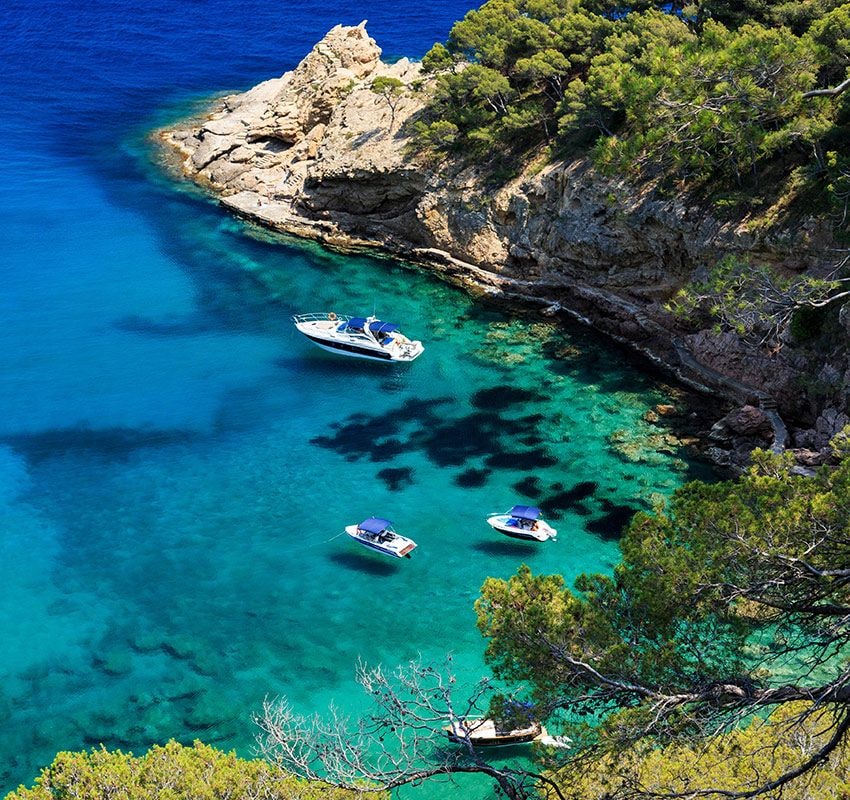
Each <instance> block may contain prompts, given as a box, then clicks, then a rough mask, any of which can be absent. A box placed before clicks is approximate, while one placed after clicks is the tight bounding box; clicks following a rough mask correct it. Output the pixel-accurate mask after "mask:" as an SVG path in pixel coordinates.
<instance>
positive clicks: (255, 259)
mask: <svg viewBox="0 0 850 800" xmlns="http://www.w3.org/2000/svg"><path fill="white" fill-rule="evenodd" d="M467 7H468V3H466V2H460V0H442V1H441V0H424V2H418V3H415V4H411V6H410V8H405V9H404V11H403V13H401V9H400V8H399V6H398V4H397V3H390V2H387V0H375V2H372V3H370V4H369V5H368V7H367V6H363V5H362V4H355V3H353V2H350V0H347V1H346V2H343V3H341V4H334V5H328V4H324V3H322V4H320V3H317V2H312V1H311V2H307V3H303V2H302V3H297V4H296V3H291V2H279V1H276V2H271V1H270V0H252V1H251V2H239V3H237V2H225V1H224V0H207V1H206V2H199V1H197V0H196V1H194V2H184V3H179V4H177V3H174V2H173V0H172V1H171V2H165V0H148V2H145V3H143V4H135V3H133V4H130V3H121V2H115V1H114V0H90V2H87V3H83V4H79V3H70V2H60V1H59V0H52V1H51V0H27V1H26V2H23V0H10V1H9V0H7V2H6V3H4V4H3V6H2V8H0V89H2V93H3V97H4V123H5V124H4V130H3V135H4V147H3V149H2V154H0V159H2V167H3V170H2V174H3V181H2V182H0V214H2V220H3V222H2V230H3V234H4V237H3V245H4V246H3V248H2V259H0V376H2V379H0V621H2V622H0V625H2V636H0V793H3V792H5V791H6V790H9V789H11V788H14V787H15V786H16V785H17V784H18V783H19V782H22V781H26V782H31V781H32V779H33V778H34V777H35V775H36V774H37V771H38V769H39V768H40V767H41V766H43V765H45V764H46V763H48V762H49V761H50V760H51V759H52V757H53V755H54V753H55V752H56V751H57V750H60V749H79V748H81V747H89V746H95V745H98V744H100V743H103V744H105V745H106V746H107V747H122V748H125V749H134V750H136V751H141V750H144V749H145V748H146V747H148V746H150V745H151V744H152V743H155V742H162V741H165V740H167V739H168V738H170V737H175V738H177V739H180V740H181V741H191V740H192V739H193V738H195V737H199V738H202V739H204V740H205V741H209V742H213V743H218V744H220V745H222V746H225V747H228V748H229V747H235V748H237V749H238V750H239V752H241V753H243V754H246V755H247V754H250V752H251V746H252V741H253V736H254V726H253V724H252V723H251V719H250V715H251V713H252V712H253V711H256V710H257V708H258V707H259V705H260V703H261V702H262V700H263V698H264V697H265V696H266V695H269V694H271V695H274V694H277V693H286V694H287V695H289V696H290V697H291V698H292V700H293V702H294V703H295V704H296V705H297V706H298V707H299V708H300V709H302V710H304V711H305V712H310V711H314V710H319V709H322V708H324V707H326V705H327V704H328V703H329V702H330V701H332V700H333V701H335V702H336V703H337V705H339V706H341V707H342V708H354V707H356V704H357V702H358V701H357V697H356V694H355V688H354V686H353V680H352V677H353V670H354V665H355V663H356V661H357V659H358V658H364V659H366V660H368V661H370V662H379V661H380V662H383V663H385V664H388V665H393V664H397V663H400V662H403V661H405V660H406V659H411V658H415V657H417V656H419V655H421V656H422V657H424V658H426V659H438V658H440V657H441V656H442V655H443V654H444V653H446V652H449V651H451V652H453V653H454V654H455V657H456V665H457V668H458V670H459V673H460V675H461V677H462V679H463V680H472V679H474V678H475V677H477V676H478V675H479V674H481V672H482V671H483V659H482V651H483V643H482V641H481V639H480V637H479V635H478V633H477V632H476V630H475V626H474V615H473V612H472V603H473V601H474V599H475V597H476V596H477V593H478V589H479V587H480V585H481V583H482V582H483V580H484V579H485V577H486V576H488V575H501V576H507V575H510V574H511V573H513V572H514V571H515V569H516V567H517V566H518V565H519V564H520V563H522V562H527V563H529V564H531V565H532V567H533V568H534V569H535V570H541V571H543V570H548V571H560V572H564V573H565V574H566V575H567V576H568V578H572V577H573V576H574V575H576V574H578V573H579V572H581V571H583V570H598V569H610V567H611V565H612V563H613V562H614V560H615V559H616V557H617V551H616V542H615V540H616V535H617V533H618V532H619V529H620V527H621V525H622V522H623V521H624V519H626V518H627V517H628V515H629V514H630V513H631V511H632V510H634V509H637V508H646V507H647V506H648V505H649V504H650V503H651V502H652V500H653V496H654V495H667V494H669V493H670V492H671V491H672V490H673V489H674V488H675V487H676V486H678V485H680V484H681V482H682V481H684V480H685V479H686V478H687V477H688V476H689V475H690V474H692V470H693V465H692V464H689V463H688V462H687V461H686V460H682V458H681V454H679V453H677V452H676V448H675V447H672V448H671V447H670V445H669V443H667V444H665V443H664V442H663V441H661V437H660V434H659V431H658V430H657V429H655V428H652V427H651V426H649V425H647V424H646V423H645V422H643V420H642V415H643V413H644V412H645V411H646V409H647V408H649V407H651V406H652V405H653V404H654V403H657V402H661V401H665V402H666V401H668V400H669V397H670V390H669V389H668V388H666V387H663V386H661V385H659V384H658V383H657V382H656V380H655V379H653V378H651V377H648V376H647V375H645V374H642V373H641V372H639V371H638V369H637V368H635V366H633V365H632V364H631V363H630V361H629V359H628V358H626V357H624V355H623V354H622V353H621V352H620V351H618V350H615V349H612V348H610V347H608V346H607V345H605V344H604V343H602V342H600V341H599V340H598V339H596V338H595V337H593V336H591V335H589V334H587V333H584V332H581V331H573V332H566V331H563V330H558V329H556V328H554V327H553V326H551V325H549V324H545V323H540V322H534V321H510V320H509V319H507V318H506V317H505V316H504V315H502V314H501V313H499V312H497V311H494V310H492V309H486V308H483V307H481V306H478V305H476V304H474V303H473V302H471V301H470V300H469V299H468V298H467V297H465V296H464V295H463V294H462V293H460V292H458V291H456V290H454V289H452V288H450V287H447V286H445V285H443V284H440V283H438V282H436V281H435V280H433V279H431V278H430V277H429V276H428V275H426V274H424V273H422V272H420V271H418V270H415V269H411V268H409V267H405V266H404V265H401V264H398V263H395V262H393V261H390V260H382V259H371V258H366V257H352V256H341V255H336V254H331V253H328V252H326V251H323V250H322V249H320V248H318V247H316V246H313V245H309V244H303V243H297V242H294V241H288V242H281V241H273V240H272V239H271V237H269V236H268V235H266V234H263V233H262V232H259V231H255V230H252V229H251V228H249V227H246V226H245V225H243V224H242V223H239V222H237V221H235V220H233V219H231V218H229V217H228V216H227V215H226V214H224V213H223V212H222V211H221V210H220V209H219V208H218V207H217V206H215V205H214V204H212V203H210V202H208V201H206V200H204V199H202V198H199V196H198V195H197V194H195V193H193V192H192V191H189V190H187V188H186V187H178V186H175V185H173V184H172V183H170V182H169V181H168V180H167V179H166V178H165V177H164V176H163V174H162V172H161V171H160V170H159V169H158V167H157V165H156V163H155V155H154V153H153V152H152V149H151V148H150V146H149V144H148V142H147V140H146V138H145V136H146V133H147V131H149V130H150V129H151V128H152V127H154V126H155V125H156V124H158V123H159V122H161V121H162V120H163V119H165V118H167V117H168V116H169V115H178V114H181V113H187V112H188V111H190V110H191V109H192V108H194V107H195V104H196V103H197V102H199V100H200V99H201V98H203V97H206V96H208V95H209V94H210V93H213V92H218V91H221V90H225V89H240V88H244V87H248V86H250V85H252V84H253V83H255V82H257V81H259V80H262V79H265V78H268V77H270V76H273V75H278V74H280V73H281V72H283V71H284V70H285V69H288V68H291V67H292V66H294V65H295V63H296V62H297V61H298V59H299V58H300V57H301V56H302V55H303V54H305V53H306V52H307V50H308V49H309V48H310V46H311V45H312V44H313V43H314V42H315V41H316V40H317V39H318V38H320V37H321V35H322V34H323V33H324V32H325V31H326V30H327V29H328V28H329V27H331V26H332V25H333V24H335V23H337V22H344V23H349V24H350V23H355V24H356V23H358V22H360V20H361V19H362V18H363V17H367V18H368V19H369V30H370V32H371V33H372V35H373V36H375V37H376V38H377V39H378V41H379V43H380V44H381V45H382V46H383V48H384V51H385V54H386V55H387V56H388V57H395V56H401V55H411V56H419V55H421V54H422V53H423V52H424V51H425V50H426V49H427V48H428V47H429V46H430V44H431V43H432V42H433V41H435V40H437V39H441V38H444V37H445V35H446V33H447V32H448V29H449V27H450V24H451V22H452V21H453V20H454V19H455V18H457V17H459V16H461V15H462V14H463V13H464V12H465V11H466V10H467ZM328 308H334V309H336V310H337V311H338V312H348V313H368V312H371V311H372V310H373V309H377V310H378V311H379V312H381V313H382V314H385V315H387V316H388V317H389V318H391V319H393V320H394V321H400V322H404V323H405V326H404V327H405V330H406V332H408V333H409V334H411V335H414V336H416V337H421V338H422V339H424V340H425V342H426V352H425V354H424V356H423V357H422V358H421V359H419V360H418V361H417V362H416V363H414V364H412V365H410V366H409V367H395V366H387V365H376V364H371V363H366V362H355V361H350V362H349V361H345V360H339V359H335V358H334V357H332V356H329V355H326V354H323V353H321V352H320V351H318V350H316V349H314V348H312V347H311V346H310V345H309V344H308V343H306V342H305V341H304V340H303V339H302V338H300V337H299V336H298V335H297V334H296V333H294V332H293V330H292V328H291V325H290V323H289V321H288V316H289V315H290V314H291V313H296V312H300V311H313V310H322V309H328ZM523 500H524V501H528V502H536V503H542V504H543V505H544V506H545V507H546V508H547V509H548V516H549V518H550V519H551V520H552V521H553V522H554V524H555V525H556V526H557V527H558V528H559V529H560V531H561V534H560V537H559V541H558V542H556V543H550V544H547V545H546V546H542V547H532V546H530V545H524V544H522V543H516V542H512V541H510V540H507V539H502V538H499V537H496V536H495V535H493V534H492V532H491V531H490V530H489V529H488V528H487V526H486V525H485V524H484V522H483V517H484V516H485V515H486V514H487V513H488V512H491V511H497V510H501V509H503V508H504V507H506V506H507V505H509V504H510V503H512V502H514V501H523ZM373 513H375V514H384V515H387V516H389V517H390V518H392V519H393V520H395V522H396V525H397V527H398V528H399V530H400V531H402V532H403V533H406V534H408V535H410V536H412V537H413V538H415V539H416V540H417V541H418V542H419V545H420V547H419V550H417V552H416V553H415V557H414V558H413V559H411V560H409V561H407V560H405V561H404V562H403V563H397V562H390V561H387V560H385V559H382V558H380V557H379V556H376V555H370V554H368V553H366V552H365V551H361V550H358V549H357V546H356V545H355V544H354V543H351V542H349V541H347V540H346V539H344V538H341V537H340V536H339V534H340V532H341V531H342V527H343V526H344V525H345V524H348V523H350V522H352V521H356V520H358V519H360V518H362V517H364V516H366V515H369V514H373ZM444 791H448V793H451V790H450V789H449V790H444V789H440V788H437V789H435V788H429V787H424V788H423V789H420V790H418V791H417V792H416V793H415V794H412V793H408V794H409V795H410V796H415V797H419V798H433V797H438V796H443V795H442V794H441V793H443V792H444ZM478 791H480V792H483V793H485V794H486V793H487V791H488V790H487V789H485V788H482V789H479V790H478ZM405 796H408V795H405ZM469 796H472V795H469Z"/></svg>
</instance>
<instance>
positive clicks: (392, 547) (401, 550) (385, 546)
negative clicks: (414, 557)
mask: <svg viewBox="0 0 850 800" xmlns="http://www.w3.org/2000/svg"><path fill="white" fill-rule="evenodd" d="M345 532H346V533H347V534H348V535H349V536H350V537H351V538H352V539H354V541H355V542H359V543H360V544H362V545H363V546H364V547H368V548H369V549H370V550H377V551H378V552H379V553H383V554H384V555H387V556H395V558H404V557H405V556H407V557H408V558H410V553H411V552H412V551H413V549H414V548H415V547H416V542H414V541H413V539H408V538H407V537H406V536H402V535H401V534H399V533H396V532H395V531H394V530H393V524H392V522H390V521H389V520H388V519H381V518H380V517H369V519H364V520H363V522H361V523H360V524H359V525H348V526H346V528H345Z"/></svg>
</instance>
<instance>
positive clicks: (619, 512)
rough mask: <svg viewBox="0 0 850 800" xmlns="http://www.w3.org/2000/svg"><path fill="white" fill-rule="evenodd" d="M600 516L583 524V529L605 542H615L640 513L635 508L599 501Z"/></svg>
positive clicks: (609, 501) (604, 500) (638, 509)
mask: <svg viewBox="0 0 850 800" xmlns="http://www.w3.org/2000/svg"><path fill="white" fill-rule="evenodd" d="M599 504H600V505H601V506H602V512H603V513H602V516H601V517H598V518H597V519H592V520H591V521H590V522H588V523H586V524H585V526H584V527H585V529H586V530H587V531H589V532H590V533H593V534H596V535H597V536H599V537H600V538H601V539H604V540H605V541H617V540H618V539H620V537H621V536H622V535H623V532H624V531H625V529H626V527H627V526H628V524H629V523H630V522H631V520H632V517H634V515H635V514H637V512H638V511H640V508H638V507H636V506H629V505H625V504H619V503H614V502H612V501H611V500H607V499H604V498H603V499H602V500H600V501H599Z"/></svg>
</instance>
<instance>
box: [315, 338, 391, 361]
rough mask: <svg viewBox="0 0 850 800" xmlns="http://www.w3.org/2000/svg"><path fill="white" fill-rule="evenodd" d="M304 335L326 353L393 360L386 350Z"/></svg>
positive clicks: (375, 359) (374, 359)
mask: <svg viewBox="0 0 850 800" xmlns="http://www.w3.org/2000/svg"><path fill="white" fill-rule="evenodd" d="M302 333H303V331H302ZM304 335H305V336H306V337H307V338H308V339H309V340H310V341H311V342H312V343H313V344H315V345H318V346H319V347H321V348H322V350H326V351H327V352H328V353H335V354H336V355H340V356H349V357H351V358H367V359H369V361H384V362H386V361H392V360H393V357H392V356H391V355H390V354H389V353H387V352H386V351H381V352H376V351H373V350H367V349H366V348H363V347H356V346H355V345H352V344H347V343H344V342H329V341H327V340H324V339H320V338H319V337H318V336H311V335H310V334H309V333H305V334H304Z"/></svg>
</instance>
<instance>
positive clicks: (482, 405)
mask: <svg viewBox="0 0 850 800" xmlns="http://www.w3.org/2000/svg"><path fill="white" fill-rule="evenodd" d="M545 399H546V396H545V395H543V394H541V393H540V392H535V391H532V390H531V389H523V388H521V387H519V386H494V387H492V388H491V389H481V390H479V391H477V392H476V393H475V394H474V395H472V406H473V408H477V409H478V410H479V411H505V410H506V409H508V408H510V407H511V406H516V405H523V404H525V403H538V402H540V401H541V400H545Z"/></svg>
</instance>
